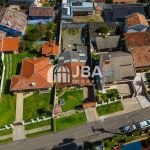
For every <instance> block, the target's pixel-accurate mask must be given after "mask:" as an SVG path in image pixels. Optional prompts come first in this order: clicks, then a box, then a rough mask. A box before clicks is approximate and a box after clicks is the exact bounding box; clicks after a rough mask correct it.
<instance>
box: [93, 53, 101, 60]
mask: <svg viewBox="0 0 150 150" xmlns="http://www.w3.org/2000/svg"><path fill="white" fill-rule="evenodd" d="M92 58H93V60H95V61H97V60H100V56H99V55H97V54H94V53H92Z"/></svg>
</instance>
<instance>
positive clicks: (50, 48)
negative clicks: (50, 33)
mask: <svg viewBox="0 0 150 150" xmlns="http://www.w3.org/2000/svg"><path fill="white" fill-rule="evenodd" d="M58 53H59V46H58V45H57V44H56V41H55V40H53V41H49V42H47V43H46V44H44V45H43V46H42V55H46V56H50V55H53V56H57V55H58Z"/></svg>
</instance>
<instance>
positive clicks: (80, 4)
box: [72, 1, 82, 6]
mask: <svg viewBox="0 0 150 150" xmlns="http://www.w3.org/2000/svg"><path fill="white" fill-rule="evenodd" d="M72 6H82V2H79V1H77V2H72Z"/></svg>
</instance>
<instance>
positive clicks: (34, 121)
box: [0, 116, 52, 131]
mask: <svg viewBox="0 0 150 150" xmlns="http://www.w3.org/2000/svg"><path fill="white" fill-rule="evenodd" d="M51 118H52V117H47V118H46V117H45V116H43V117H42V119H40V118H38V117H37V118H36V119H31V121H29V122H24V121H23V122H21V124H22V125H24V126H25V125H28V124H33V123H37V122H41V121H46V120H50V119H51ZM11 128H14V125H13V124H10V125H5V126H4V127H3V128H0V131H3V130H8V129H11Z"/></svg>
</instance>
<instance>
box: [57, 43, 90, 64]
mask: <svg viewBox="0 0 150 150" xmlns="http://www.w3.org/2000/svg"><path fill="white" fill-rule="evenodd" d="M87 60H88V58H87V46H77V51H65V52H63V53H60V54H59V58H58V64H64V63H68V62H83V63H87Z"/></svg>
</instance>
